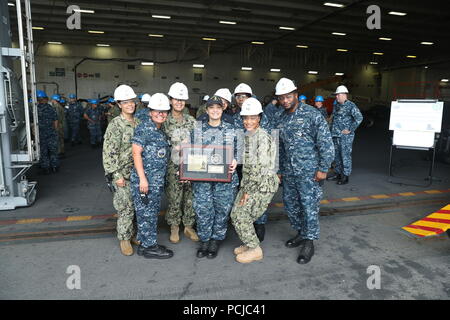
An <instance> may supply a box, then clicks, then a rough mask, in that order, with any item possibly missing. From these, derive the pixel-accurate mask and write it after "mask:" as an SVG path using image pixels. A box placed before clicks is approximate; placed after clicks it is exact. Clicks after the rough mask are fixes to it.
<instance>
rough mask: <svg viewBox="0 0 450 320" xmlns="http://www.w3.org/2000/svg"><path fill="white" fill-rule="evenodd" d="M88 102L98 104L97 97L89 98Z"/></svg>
mask: <svg viewBox="0 0 450 320" xmlns="http://www.w3.org/2000/svg"><path fill="white" fill-rule="evenodd" d="M88 102H89V103H90V104H98V100H97V99H89V100H88Z"/></svg>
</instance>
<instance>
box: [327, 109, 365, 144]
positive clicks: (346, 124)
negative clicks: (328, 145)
mask: <svg viewBox="0 0 450 320" xmlns="http://www.w3.org/2000/svg"><path fill="white" fill-rule="evenodd" d="M332 117H333V122H332V124H331V135H332V136H333V137H341V136H342V135H343V133H342V130H345V129H347V130H349V131H350V133H351V134H352V133H355V130H356V129H357V128H358V126H359V125H360V124H361V122H362V120H363V116H362V114H361V112H360V111H359V109H358V107H357V106H356V104H354V103H353V102H351V101H350V100H347V101H345V102H344V104H340V103H336V104H335V106H334V108H333V113H332Z"/></svg>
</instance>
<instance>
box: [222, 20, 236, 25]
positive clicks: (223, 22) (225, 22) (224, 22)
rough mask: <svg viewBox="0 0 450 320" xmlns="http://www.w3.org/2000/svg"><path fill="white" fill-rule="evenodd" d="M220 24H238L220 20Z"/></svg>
mask: <svg viewBox="0 0 450 320" xmlns="http://www.w3.org/2000/svg"><path fill="white" fill-rule="evenodd" d="M219 23H221V24H236V23H237V22H234V21H225V20H220V21H219Z"/></svg>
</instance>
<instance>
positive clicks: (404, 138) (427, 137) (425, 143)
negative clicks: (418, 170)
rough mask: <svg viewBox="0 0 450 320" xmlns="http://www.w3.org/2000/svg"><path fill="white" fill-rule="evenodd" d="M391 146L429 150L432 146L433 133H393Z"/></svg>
mask: <svg viewBox="0 0 450 320" xmlns="http://www.w3.org/2000/svg"><path fill="white" fill-rule="evenodd" d="M392 144H393V145H395V146H405V147H418V148H431V147H433V145H434V132H426V131H397V130H396V131H394V137H393V140H392Z"/></svg>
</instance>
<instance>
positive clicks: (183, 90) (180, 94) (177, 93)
mask: <svg viewBox="0 0 450 320" xmlns="http://www.w3.org/2000/svg"><path fill="white" fill-rule="evenodd" d="M168 95H169V97H171V98H174V99H179V100H187V99H189V95H188V88H187V87H186V86H185V85H184V84H182V83H181V82H175V83H174V84H172V85H171V86H170V89H169V93H168Z"/></svg>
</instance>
